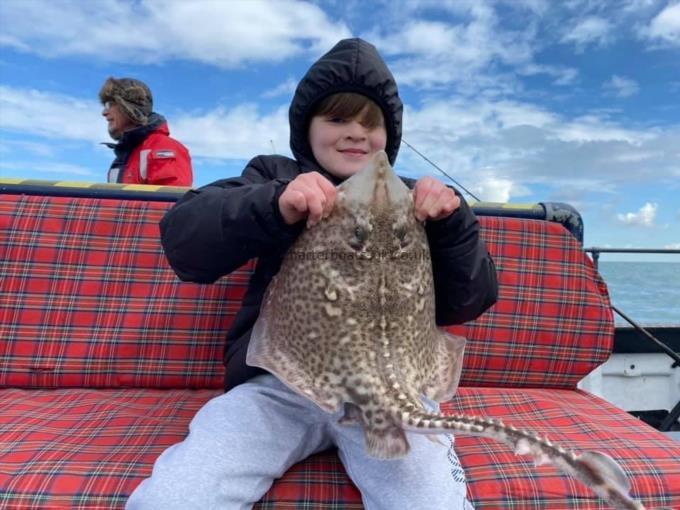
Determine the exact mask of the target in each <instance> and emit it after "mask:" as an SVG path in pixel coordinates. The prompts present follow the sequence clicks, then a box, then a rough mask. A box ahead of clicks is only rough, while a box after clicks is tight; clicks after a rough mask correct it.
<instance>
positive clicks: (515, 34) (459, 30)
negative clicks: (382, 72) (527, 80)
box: [366, 2, 534, 92]
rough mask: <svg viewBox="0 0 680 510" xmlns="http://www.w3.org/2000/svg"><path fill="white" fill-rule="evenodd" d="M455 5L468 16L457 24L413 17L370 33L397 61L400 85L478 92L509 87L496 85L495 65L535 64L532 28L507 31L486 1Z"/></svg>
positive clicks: (392, 63)
mask: <svg viewBox="0 0 680 510" xmlns="http://www.w3.org/2000/svg"><path fill="white" fill-rule="evenodd" d="M454 6H457V8H458V9H460V10H461V11H463V14H464V16H463V17H462V18H461V19H458V20H456V21H452V22H444V21H432V20H426V19H419V18H418V17H417V15H416V14H415V13H412V14H411V15H410V16H408V17H405V18H404V19H403V20H401V26H400V28H399V30H389V31H387V29H384V31H380V30H378V29H374V30H373V31H372V32H371V33H369V34H367V35H366V38H367V39H369V40H370V41H372V42H373V43H374V44H375V45H376V46H377V47H378V49H379V50H380V51H381V52H382V53H383V54H384V55H386V56H387V57H391V60H390V67H391V68H392V71H393V72H394V74H395V76H396V78H397V80H398V82H399V84H400V85H412V86H417V87H424V88H430V87H438V86H441V85H445V84H449V83H457V84H459V85H460V86H463V87H467V88H469V89H471V92H473V91H474V92H476V91H478V90H479V88H481V86H482V85H483V86H489V85H491V84H493V86H495V87H499V85H500V87H503V86H507V85H504V84H498V83H496V82H498V76H497V74H496V73H491V72H490V71H491V67H493V66H494V65H496V64H501V65H504V66H524V65H529V64H531V61H532V58H533V51H534V49H533V47H532V44H531V41H532V38H533V37H534V33H533V31H532V29H531V28H527V27H524V29H523V30H521V31H519V30H517V31H513V30H509V29H505V28H501V26H500V23H499V20H498V17H497V15H496V13H495V12H494V10H493V9H492V8H491V7H490V5H489V4H487V3H486V2H472V3H465V2H464V3H463V5H462V6H460V5H458V4H456V3H454V4H448V8H449V9H452V10H456V7H454ZM506 81H507V80H506ZM500 87H499V88H500Z"/></svg>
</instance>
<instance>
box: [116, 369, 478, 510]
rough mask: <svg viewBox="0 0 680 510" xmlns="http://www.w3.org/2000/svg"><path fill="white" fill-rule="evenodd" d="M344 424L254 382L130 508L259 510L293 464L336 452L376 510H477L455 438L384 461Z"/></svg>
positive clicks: (212, 408) (233, 395)
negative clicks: (455, 448) (254, 509)
mask: <svg viewBox="0 0 680 510" xmlns="http://www.w3.org/2000/svg"><path fill="white" fill-rule="evenodd" d="M338 418H339V415H332V414H328V413H326V412H324V411H323V410H321V409H320V408H319V407H318V406H317V405H316V404H314V403H312V402H311V401H310V400H308V399H306V398H304V397H301V396H299V395H298V394H296V393H295V392H293V391H291V390H290V389H289V388H287V387H286V386H285V385H284V384H283V383H281V382H280V381H279V380H278V379H276V378H275V377H274V376H272V375H261V376H258V377H255V378H254V379H251V380H250V381H248V382H247V383H245V384H241V385H239V386H237V387H236V388H234V389H232V390H231V391H229V392H227V393H225V394H224V395H220V396H219V397H216V398H214V399H212V400H211V401H210V402H208V403H207V404H206V405H205V406H204V407H203V408H202V409H200V410H199V412H198V413H197V414H196V416H195V417H194V419H193V421H192V422H191V424H190V426H189V435H188V436H187V438H186V439H185V440H184V441H183V442H181V443H178V444H176V445H174V446H171V447H170V448H168V449H167V450H166V451H165V452H163V454H162V455H161V456H160V457H159V458H158V459H157V460H156V463H155V465H154V468H153V473H152V474H151V477H150V478H148V479H146V480H144V481H143V482H142V483H141V484H140V485H139V487H137V489H136V490H135V492H134V493H133V494H132V495H131V496H130V499H129V500H128V502H127V506H126V509H127V510H136V509H144V510H146V509H159V510H172V509H182V510H191V509H197V510H199V509H200V510H210V509H215V510H217V509H219V510H241V509H247V508H251V507H252V506H253V504H254V503H255V502H257V501H258V500H260V499H261V498H262V496H264V494H265V493H266V492H267V490H268V489H269V487H270V486H271V485H272V483H273V482H274V480H275V479H276V478H279V477H281V476H282V475H283V474H284V473H285V472H286V471H287V470H288V468H290V467H291V466H292V465H293V464H295V463H297V462H299V461H301V460H303V459H305V458H306V457H308V456H310V455H312V454H313V453H316V452H320V451H323V450H325V449H327V448H329V447H331V446H333V445H337V447H338V454H339V456H340V459H341V461H342V463H343V464H344V466H345V468H346V470H347V473H348V474H349V476H350V478H351V479H352V481H353V482H354V483H355V484H356V486H357V487H358V488H359V490H360V491H361V495H362V498H363V503H364V506H365V507H366V509H368V510H383V509H384V510H399V509H404V510H411V509H413V510H427V509H437V510H438V509H443V508H446V509H447V510H471V509H472V505H471V504H470V503H469V502H468V501H467V499H466V496H465V477H464V474H463V470H462V468H461V466H460V463H459V462H458V458H457V457H456V454H455V452H454V451H453V444H452V441H451V439H452V438H450V437H449V436H442V437H441V441H439V442H436V441H432V440H430V439H428V438H427V437H426V436H422V435H419V434H409V436H408V437H409V442H410V443H411V448H412V449H411V452H410V453H409V454H408V455H407V456H406V457H404V458H402V459H398V460H378V459H374V458H372V457H369V456H367V455H366V453H365V446H364V437H363V433H362V430H361V428H360V426H359V425H349V426H348V425H339V424H338V423H337V421H338Z"/></svg>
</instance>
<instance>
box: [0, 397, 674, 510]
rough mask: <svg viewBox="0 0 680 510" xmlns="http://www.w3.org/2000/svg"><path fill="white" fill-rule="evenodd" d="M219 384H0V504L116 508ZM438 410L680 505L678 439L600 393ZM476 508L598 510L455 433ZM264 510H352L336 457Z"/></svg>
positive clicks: (579, 492)
mask: <svg viewBox="0 0 680 510" xmlns="http://www.w3.org/2000/svg"><path fill="white" fill-rule="evenodd" d="M217 394H218V392H216V391H214V390H198V391H192V390H153V389H124V390H120V389H113V390H84V389H62V390H30V391H27V390H20V389H5V390H0V409H2V413H0V466H1V469H0V508H3V509H16V510H19V509H20V510H24V509H27V508H34V509H38V508H44V509H52V508H71V509H90V510H91V509H96V508H100V509H104V508H106V509H108V508H122V507H123V505H124V503H125V501H126V499H127V497H128V496H129V494H131V493H132V491H133V490H134V488H135V487H136V486H137V485H138V484H139V483H140V482H141V481H142V480H143V479H144V478H146V477H148V476H149V474H150V473H151V469H152V466H153V462H154V461H155V459H156V458H157V457H158V455H160V453H161V452H163V451H164V450H165V449H166V448H167V447H169V446H171V445H173V444H175V443H177V442H179V441H181V440H182V439H183V438H184V436H185V435H186V431H187V427H188V423H189V421H190V420H191V417H192V416H193V415H194V414H195V412H196V411H197V410H198V409H199V408H200V407H201V406H202V405H203V404H204V403H205V402H206V401H207V400H208V399H209V398H211V397H212V396H215V395H217ZM445 409H446V410H448V411H451V410H453V409H455V410H456V412H466V413H469V414H478V415H486V416H493V417H496V418H501V419H503V420H505V421H507V422H508V423H510V422H512V423H513V424H516V425H520V426H523V427H526V428H528V429H531V430H534V431H536V432H538V433H540V434H543V435H546V434H547V435H548V436H549V437H550V438H551V439H552V440H554V441H556V442H559V443H560V444H562V445H563V446H566V447H569V448H573V449H574V450H577V451H583V450H585V449H596V450H599V451H602V452H606V453H608V454H609V455H611V456H612V457H614V458H615V459H616V460H617V461H619V462H620V464H621V465H622V466H623V468H624V470H625V471H626V472H627V473H628V474H629V476H630V477H631V482H632V485H633V494H634V495H635V496H636V497H638V498H640V499H641V500H642V501H643V502H644V503H645V504H646V505H648V507H649V508H655V507H660V506H667V507H670V508H680V463H679V462H678V461H677V459H678V458H680V445H679V444H678V443H677V442H674V441H672V440H670V439H668V438H666V437H665V436H664V435H663V434H661V433H659V432H656V431H654V430H652V429H650V428H649V427H648V426H647V425H645V424H644V423H641V422H640V421H638V420H636V419H635V418H633V417H631V416H630V415H628V414H626V413H625V412H623V411H621V410H619V409H617V408H615V407H613V406H611V405H609V404H607V403H606V402H603V401H602V400H600V399H598V398H596V397H592V396H589V395H587V394H585V393H583V392H580V391H574V390H536V389H510V390H506V389H498V388H494V389H490V388H462V389H461V391H460V395H458V396H457V397H456V398H455V399H454V401H453V403H452V404H450V405H447V406H445ZM456 451H457V452H458V455H459V457H460V460H461V462H462V464H463V467H464V468H465V472H466V474H467V477H468V486H469V489H468V491H469V494H470V497H471V499H472V501H473V503H474V504H475V508H477V509H478V510H479V509H498V510H504V509H508V508H518V509H527V510H530V509H536V510H538V509H550V510H553V509H555V510H559V509H563V508H581V509H586V508H587V509H596V508H605V507H604V505H603V504H602V503H601V502H600V501H598V500H597V499H596V498H595V496H593V495H592V494H591V493H590V491H589V490H588V489H586V488H584V487H583V486H582V485H580V484H577V483H576V482H575V481H573V480H572V479H569V478H566V477H563V476H561V475H560V474H559V473H558V472H557V471H556V470H555V468H553V467H551V466H542V467H538V468H534V467H533V465H532V464H531V462H530V461H529V460H527V459H525V458H524V457H517V456H515V455H514V454H512V453H511V451H510V449H509V448H507V447H505V446H504V445H502V444H500V443H497V442H494V441H491V440H487V439H480V438H475V437H466V436H463V435H460V434H459V435H457V437H456ZM256 508H260V509H281V510H283V509H287V508H310V509H311V508H314V509H317V508H318V509H335V510H339V509H359V508H362V506H361V498H360V495H359V493H358V491H357V490H356V488H355V487H354V486H353V485H352V483H351V482H350V480H349V478H348V477H347V475H346V474H345V470H344V468H343V467H342V465H341V464H340V462H339V461H338V459H337V456H336V455H335V453H334V452H327V453H324V454H321V455H315V456H313V457H310V458H309V459H307V460H305V461H303V462H301V463H299V464H297V465H296V466H294V467H293V468H292V469H290V470H289V471H288V472H287V473H286V474H285V475H284V476H283V477H282V478H281V479H280V480H278V481H276V482H275V484H274V486H273V487H272V488H271V489H270V491H269V492H268V493H267V494H266V495H265V497H264V498H263V499H262V501H261V502H260V503H259V504H258V505H256Z"/></svg>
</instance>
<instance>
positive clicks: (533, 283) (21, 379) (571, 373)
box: [0, 195, 613, 388]
mask: <svg viewBox="0 0 680 510" xmlns="http://www.w3.org/2000/svg"><path fill="white" fill-rule="evenodd" d="M170 205H171V204H170V203H167V202H149V201H127V200H103V199H84V198H80V199H76V198H57V197H46V196H23V195H3V197H2V200H0V274H2V275H3V278H2V279H0V338H2V339H4V340H5V342H3V343H2V344H0V386H14V387H73V386H82V387H126V386H133V387H157V388H167V387H199V388H200V387H206V388H218V387H221V386H222V379H223V367H222V363H221V360H222V350H223V342H224V335H225V332H226V330H227V328H228V327H229V325H230V324H231V321H232V319H233V316H234V314H235V313H236V311H237V310H238V308H239V307H240V302H241V298H242V296H243V294H244V291H245V286H246V285H247V282H248V279H249V277H250V272H251V269H252V264H250V265H248V266H247V267H245V268H243V269H241V270H239V271H237V272H234V273H232V274H231V275H229V276H228V277H226V278H223V279H222V280H220V281H219V282H218V283H217V284H214V285H198V284H192V283H186V282H180V281H179V280H178V279H177V277H176V276H175V275H174V273H173V272H172V270H171V269H170V267H169V266H168V265H167V262H166V260H165V257H164V255H163V253H162V250H161V247H160V242H159V239H158V221H159V219H160V218H161V217H162V215H163V213H164V211H165V210H166V209H167V208H168V207H169V206H170ZM480 222H481V224H482V226H483V230H482V235H483V236H484V238H485V239H486V241H487V243H488V245H489V249H490V251H491V253H492V254H493V256H494V259H495V260H496V262H497V265H498V269H499V279H500V300H499V303H498V304H496V306H494V307H493V308H492V310H491V311H490V312H488V313H486V314H485V315H483V316H482V317H481V318H480V319H478V320H477V321H475V322H473V323H470V325H468V326H466V327H457V328H451V329H452V330H454V331H457V332H459V333H462V334H464V335H465V336H467V337H468V338H469V343H468V348H467V354H466V358H465V370H464V373H463V378H462V384H463V385H476V386H535V387H575V385H576V382H577V381H578V380H579V379H581V377H582V376H583V375H585V374H587V373H588V372H590V371H591V370H592V369H593V368H594V367H595V366H597V365H598V364H600V363H601V362H602V361H603V360H604V359H605V358H606V357H607V355H608V353H609V351H610V349H611V341H612V332H613V321H612V315H611V310H610V308H609V301H608V297H607V293H606V288H605V286H604V284H603V283H602V281H601V279H600V278H599V276H598V275H597V273H596V272H595V271H594V269H593V267H592V264H591V263H590V260H589V259H588V257H587V256H586V255H585V254H584V253H583V252H582V250H581V249H580V246H579V245H578V243H577V242H576V241H575V240H574V239H573V238H572V236H571V235H569V234H568V233H567V231H566V230H565V229H564V228H562V227H561V226H560V225H557V224H554V223H548V222H541V221H533V220H520V219H512V218H495V217H493V218H492V217H481V218H480Z"/></svg>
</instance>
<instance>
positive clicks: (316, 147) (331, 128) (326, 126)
mask: <svg viewBox="0 0 680 510" xmlns="http://www.w3.org/2000/svg"><path fill="white" fill-rule="evenodd" d="M361 119H362V115H361V114H359V115H357V117H355V118H354V119H339V118H331V117H327V116H323V115H317V116H315V117H312V122H311V124H310V126H309V144H310V145H311V147H312V153H313V154H314V157H315V158H316V160H317V161H318V163H319V164H320V165H321V166H322V167H323V169H324V170H326V171H327V172H328V173H330V174H333V175H334V176H336V177H340V178H343V179H344V178H347V177H350V176H352V175H354V174H355V173H357V172H358V171H359V170H361V169H362V168H364V167H365V166H366V165H368V163H369V161H371V158H372V157H373V155H374V154H375V153H376V152H378V151H381V150H385V146H386V144H387V131H386V130H385V126H384V125H380V126H377V127H374V128H366V127H364V126H363V125H362V124H361V122H359V120H361Z"/></svg>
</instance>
